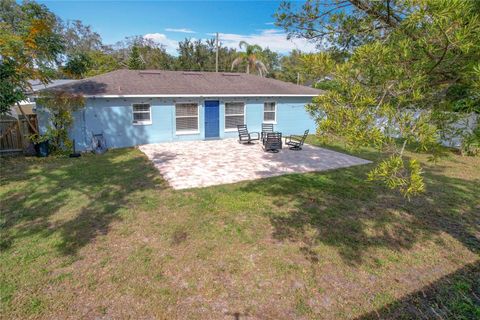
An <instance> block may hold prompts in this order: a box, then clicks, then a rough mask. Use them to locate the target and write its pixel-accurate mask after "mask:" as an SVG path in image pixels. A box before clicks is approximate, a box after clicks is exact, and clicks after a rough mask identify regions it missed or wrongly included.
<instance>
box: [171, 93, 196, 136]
mask: <svg viewBox="0 0 480 320" xmlns="http://www.w3.org/2000/svg"><path fill="white" fill-rule="evenodd" d="M179 104H196V105H197V129H198V130H184V131H178V130H177V118H193V116H180V117H177V105H179ZM174 108H175V109H174V111H173V112H174V119H175V135H176V136H182V135H189V134H200V103H199V102H178V101H177V102H175V104H174Z"/></svg>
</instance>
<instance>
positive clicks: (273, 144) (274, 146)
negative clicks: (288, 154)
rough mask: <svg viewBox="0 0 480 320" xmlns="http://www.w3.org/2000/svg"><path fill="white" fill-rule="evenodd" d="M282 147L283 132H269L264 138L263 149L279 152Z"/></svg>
mask: <svg viewBox="0 0 480 320" xmlns="http://www.w3.org/2000/svg"><path fill="white" fill-rule="evenodd" d="M280 149H282V134H281V133H280V132H269V133H267V136H266V137H265V139H264V140H263V150H265V151H271V152H278V151H279V150H280Z"/></svg>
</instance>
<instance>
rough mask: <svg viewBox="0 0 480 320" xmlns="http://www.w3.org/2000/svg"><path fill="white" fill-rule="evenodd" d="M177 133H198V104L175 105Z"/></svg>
mask: <svg viewBox="0 0 480 320" xmlns="http://www.w3.org/2000/svg"><path fill="white" fill-rule="evenodd" d="M175 120H176V128H177V129H176V130H177V133H180V134H181V133H196V132H198V104H196V103H181V104H176V105H175Z"/></svg>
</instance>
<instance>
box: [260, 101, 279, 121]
mask: <svg viewBox="0 0 480 320" xmlns="http://www.w3.org/2000/svg"><path fill="white" fill-rule="evenodd" d="M265 103H273V104H275V111H273V112H275V120H273V121H272V120H270V121H265ZM267 112H272V111H267ZM262 123H271V124H277V101H263V119H262Z"/></svg>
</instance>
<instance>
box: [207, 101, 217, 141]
mask: <svg viewBox="0 0 480 320" xmlns="http://www.w3.org/2000/svg"><path fill="white" fill-rule="evenodd" d="M219 120H220V102H219V101H205V139H209V138H210V139H211V138H218V137H220V121H219Z"/></svg>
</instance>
